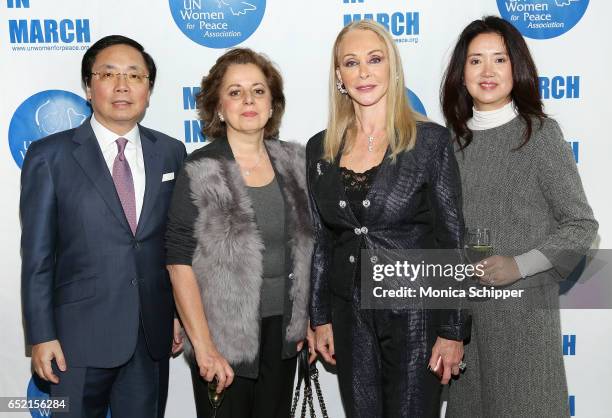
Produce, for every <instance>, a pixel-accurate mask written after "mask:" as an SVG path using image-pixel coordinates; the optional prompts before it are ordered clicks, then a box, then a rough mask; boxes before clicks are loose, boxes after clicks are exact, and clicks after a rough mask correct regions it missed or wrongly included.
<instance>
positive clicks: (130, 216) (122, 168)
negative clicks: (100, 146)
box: [113, 138, 137, 235]
mask: <svg viewBox="0 0 612 418" xmlns="http://www.w3.org/2000/svg"><path fill="white" fill-rule="evenodd" d="M115 142H116V143H117V151H118V152H117V156H116V157H115V162H114V163H113V182H115V188H116V189H117V194H118V195H119V200H120V201H121V206H123V212H124V213H125V217H126V218H127V220H128V223H129V224H130V228H131V229H132V234H134V235H136V225H137V224H136V194H135V193H134V179H133V178H132V170H130V164H129V163H128V160H127V159H126V158H125V154H124V151H125V146H126V144H127V142H128V141H127V139H125V138H118V139H117V140H116V141H115Z"/></svg>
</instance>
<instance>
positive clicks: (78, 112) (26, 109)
mask: <svg viewBox="0 0 612 418" xmlns="http://www.w3.org/2000/svg"><path fill="white" fill-rule="evenodd" d="M90 114H91V108H90V107H89V103H87V101H85V99H83V98H82V97H81V96H77V95H76V94H74V93H71V92H69V91H64V90H45V91H41V92H39V93H36V94H34V95H33V96H30V97H29V98H27V99H26V100H25V101H24V102H23V103H21V104H20V105H19V107H18V108H17V110H16V111H15V113H14V114H13V117H12V118H11V123H10V125H9V132H8V137H9V146H10V148H11V154H13V159H14V160H15V162H16V163H17V165H18V166H19V168H21V165H22V164H23V158H24V157H25V153H26V151H27V150H28V147H29V146H30V144H31V143H32V142H34V141H36V140H37V139H40V138H44V137H45V136H48V135H51V134H54V133H56V132H60V131H65V130H66V129H71V128H76V127H77V126H79V125H80V124H81V123H83V121H84V120H85V119H87V118H88V117H89V115H90Z"/></svg>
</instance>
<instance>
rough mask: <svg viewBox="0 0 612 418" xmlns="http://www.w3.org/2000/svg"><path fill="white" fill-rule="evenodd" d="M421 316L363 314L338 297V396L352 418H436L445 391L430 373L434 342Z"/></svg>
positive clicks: (335, 329) (385, 312) (335, 303)
mask: <svg viewBox="0 0 612 418" xmlns="http://www.w3.org/2000/svg"><path fill="white" fill-rule="evenodd" d="M429 322H430V321H429V314H428V313H426V312H425V313H424V312H423V311H419V310H412V311H393V310H389V309H380V310H361V309H359V306H358V304H357V303H355V302H350V301H346V300H344V299H341V298H338V297H334V298H333V301H332V328H333V332H334V348H335V352H336V363H337V372H338V382H339V384H340V394H341V396H342V403H343V405H344V410H345V412H346V416H347V417H349V418H383V417H384V418H395V417H398V418H400V417H401V418H408V417H410V418H429V417H438V416H439V411H440V391H441V385H440V382H439V381H438V379H437V378H436V377H435V376H434V375H433V374H432V373H431V372H430V371H429V370H427V365H428V364H429V358H430V356H431V348H432V347H433V344H434V342H435V339H436V335H435V330H434V329H433V328H432V327H431V325H430V323H429Z"/></svg>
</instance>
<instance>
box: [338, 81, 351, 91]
mask: <svg viewBox="0 0 612 418" xmlns="http://www.w3.org/2000/svg"><path fill="white" fill-rule="evenodd" d="M336 88H337V89H338V91H339V92H340V94H346V93H348V91H347V90H346V87H344V83H343V82H342V81H340V80H336Z"/></svg>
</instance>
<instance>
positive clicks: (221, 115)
mask: <svg viewBox="0 0 612 418" xmlns="http://www.w3.org/2000/svg"><path fill="white" fill-rule="evenodd" d="M217 116H219V120H220V121H221V122H225V118H224V117H223V114H222V113H221V112H217Z"/></svg>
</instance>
